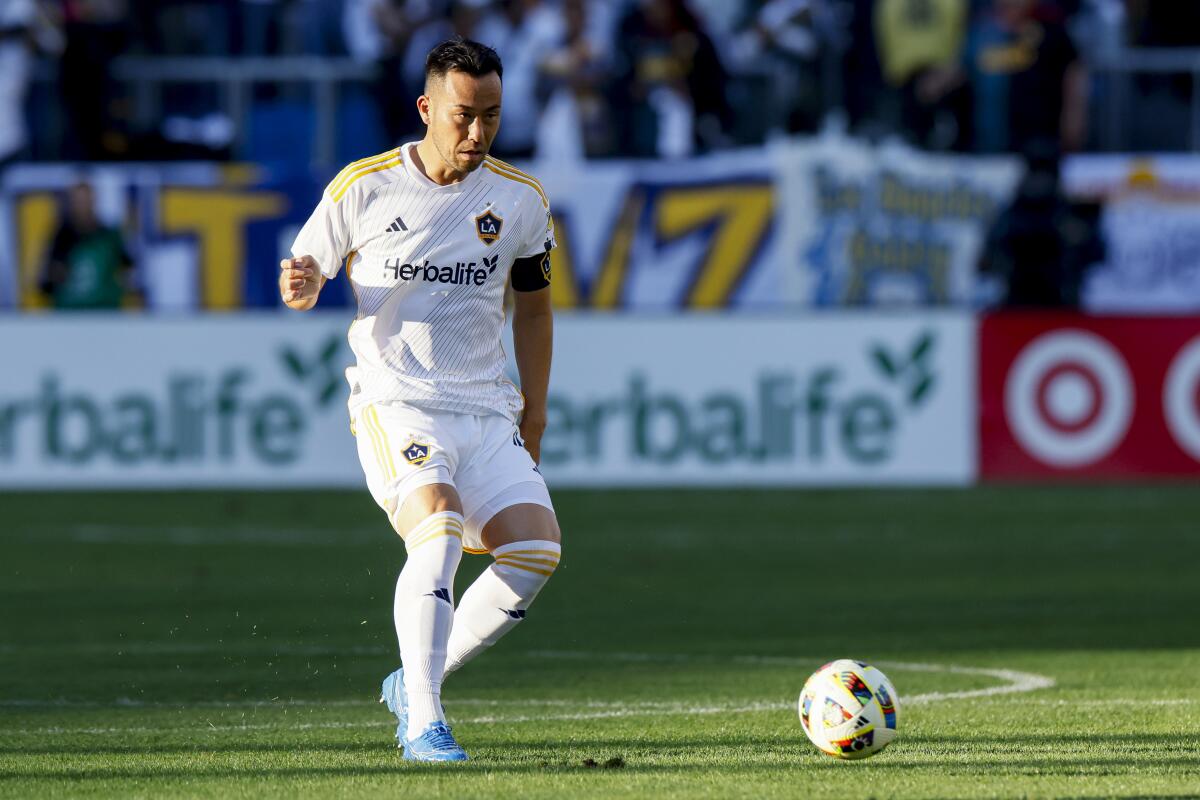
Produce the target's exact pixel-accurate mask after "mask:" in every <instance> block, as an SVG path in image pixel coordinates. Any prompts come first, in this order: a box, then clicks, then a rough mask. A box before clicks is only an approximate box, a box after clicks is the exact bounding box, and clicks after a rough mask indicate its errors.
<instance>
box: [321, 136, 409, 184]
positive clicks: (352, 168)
mask: <svg viewBox="0 0 1200 800" xmlns="http://www.w3.org/2000/svg"><path fill="white" fill-rule="evenodd" d="M398 155H400V148H399V147H397V148H395V149H394V150H388V151H387V152H386V153H380V154H379V155H377V156H370V157H369V158H361V159H359V160H358V161H355V162H354V163H353V164H350V165H349V166H347V167H345V168H343V169H342V171H341V172H339V173H338V174H337V177H335V178H334V179H333V180H332V181H330V182H329V193H330V194H334V193H335V192H337V191H338V190H339V189H341V188H342V186H343V184H345V183H346V181H348V180H350V177H351V176H352V175H353V174H354V173H355V172H357V171H358V170H360V169H363V168H365V167H369V166H371V165H373V164H378V163H379V162H380V161H386V160H387V159H389V158H392V157H394V156H398Z"/></svg>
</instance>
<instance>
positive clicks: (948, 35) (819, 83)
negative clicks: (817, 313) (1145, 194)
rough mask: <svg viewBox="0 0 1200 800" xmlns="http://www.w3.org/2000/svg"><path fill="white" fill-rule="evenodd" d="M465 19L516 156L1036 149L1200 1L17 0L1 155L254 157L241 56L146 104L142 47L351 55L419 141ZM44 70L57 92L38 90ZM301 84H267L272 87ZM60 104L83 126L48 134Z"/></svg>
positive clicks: (1165, 84) (1171, 32)
mask: <svg viewBox="0 0 1200 800" xmlns="http://www.w3.org/2000/svg"><path fill="white" fill-rule="evenodd" d="M455 34H458V35H463V36H466V37H471V38H476V39H479V40H481V41H484V42H486V43H489V44H492V45H494V46H495V47H496V48H497V49H498V50H499V52H500V53H501V55H502V56H503V58H504V61H505V64H506V73H505V84H506V86H505V108H506V114H507V116H508V119H509V120H513V119H520V120H525V121H528V122H527V124H513V123H511V122H510V124H508V125H506V126H505V127H504V128H503V129H502V134H501V136H502V138H501V140H500V141H499V142H497V145H496V147H497V150H498V151H499V152H502V153H503V154H504V155H507V156H509V157H513V158H520V157H523V156H529V155H532V154H533V153H534V152H535V150H536V149H537V148H538V147H539V143H540V146H541V147H543V148H545V147H553V148H565V149H568V150H570V151H571V152H572V153H575V154H578V155H581V156H587V157H612V156H641V157H646V156H658V157H676V156H685V155H689V154H693V153H697V152H705V151H710V150H714V149H721V148H726V147H730V146H737V145H745V144H752V143H756V142H761V141H763V140H764V139H765V138H766V137H767V136H769V135H771V134H772V133H773V132H809V131H813V130H815V129H817V128H818V127H819V126H820V125H821V124H822V123H823V122H826V121H828V120H829V118H830V112H831V111H835V115H834V116H835V118H837V119H839V120H844V121H845V123H846V124H847V125H848V126H849V127H850V128H851V129H852V130H854V131H855V132H858V133H863V134H867V135H875V134H881V133H887V132H893V133H900V134H902V135H904V136H906V137H908V138H909V139H911V140H912V141H913V142H914V143H915V144H917V145H919V146H921V147H925V148H929V149H934V150H957V151H965V152H1021V151H1023V150H1025V149H1026V148H1027V147H1028V146H1029V145H1030V143H1031V142H1033V141H1034V140H1050V141H1051V142H1053V143H1054V144H1055V145H1056V146H1058V147H1059V148H1061V149H1062V150H1065V151H1073V150H1079V149H1083V148H1087V147H1088V145H1089V141H1090V140H1089V127H1088V125H1087V111H1088V108H1087V104H1088V97H1089V91H1088V90H1089V77H1088V72H1087V69H1086V65H1087V63H1088V62H1089V61H1092V60H1096V59H1101V58H1105V57H1107V56H1111V55H1112V54H1113V53H1117V52H1119V51H1120V49H1121V48H1122V47H1125V46H1142V47H1168V46H1170V47H1175V46H1200V4H1196V3H1190V2H1186V3H1184V2H1178V0H1041V1H1039V0H220V1H215V2H214V1H209V2H198V1H197V0H0V165H2V164H4V163H6V162H10V161H13V160H15V159H20V158H35V159H44V160H58V159H64V158H66V159H72V158H75V159H78V158H83V159H109V158H118V159H120V158H139V159H145V158H147V157H150V158H154V157H163V158H171V157H179V156H181V155H182V156H189V155H197V153H195V152H185V151H182V150H181V149H180V148H179V147H175V148H170V147H165V146H163V142H164V141H166V140H174V141H176V142H178V141H181V140H187V139H189V137H188V136H186V135H184V136H180V135H166V136H164V131H163V130H162V128H164V127H167V126H168V125H174V126H175V129H176V133H178V131H179V130H181V129H184V130H186V129H188V125H189V124H190V123H189V121H192V122H194V126H193V127H199V128H202V129H204V131H207V133H208V134H209V135H207V136H205V135H198V136H192V137H190V138H191V140H197V141H204V142H206V143H207V145H208V148H209V150H210V151H211V152H201V153H199V155H216V156H217V157H221V156H222V155H223V156H226V157H230V156H233V157H239V156H240V157H244V156H245V154H241V153H236V152H231V151H230V149H229V148H228V147H227V146H225V145H227V144H228V142H229V140H230V138H231V137H230V136H229V134H228V132H229V129H230V125H231V121H230V120H228V119H222V118H221V114H220V103H219V102H218V101H219V97H220V83H219V78H220V77H221V76H220V75H214V77H213V82H212V84H211V85H205V84H204V83H203V82H199V83H196V82H193V83H189V84H188V85H187V86H175V87H172V89H171V92H170V94H169V96H168V100H169V103H170V108H169V109H168V112H169V113H167V114H164V115H163V118H162V119H154V120H150V121H147V120H136V119H134V116H135V115H134V114H133V113H132V111H131V108H132V106H133V105H134V103H133V98H131V96H130V95H131V93H132V90H131V89H130V87H129V85H127V84H126V83H125V82H122V81H119V80H117V79H116V77H115V75H114V70H113V65H114V62H115V61H116V60H117V59H118V58H119V57H120V56H123V55H144V56H185V57H186V56H199V57H213V56H232V57H268V58H274V57H286V56H294V57H302V58H312V57H314V56H321V57H328V58H338V57H342V58H347V57H348V58H350V59H353V60H354V61H355V62H357V63H358V64H361V65H363V66H364V68H365V69H364V72H363V74H364V75H367V76H370V77H369V78H367V80H369V82H370V91H369V96H370V97H371V98H374V101H375V102H376V103H377V105H378V112H379V116H380V117H381V118H382V123H383V127H384V128H385V134H386V136H387V138H388V139H390V140H393V141H395V140H399V139H401V138H403V137H404V136H407V135H410V134H411V133H413V131H414V130H415V129H416V128H417V124H416V119H415V111H414V109H413V107H412V106H413V104H412V102H411V98H412V97H413V96H414V94H415V93H417V88H418V87H417V84H418V83H419V81H420V79H421V74H422V58H423V54H424V53H425V52H427V51H428V49H429V47H430V46H431V45H432V44H434V43H436V42H437V41H439V40H442V39H444V38H447V37H450V36H452V35H455ZM37 62H41V63H40V64H39V63H37ZM151 68H152V67H151ZM35 76H40V77H41V78H42V79H43V80H42V81H41V83H42V84H44V91H34V92H32V93H31V92H30V84H31V82H34V78H35ZM1139 81H1140V83H1139V85H1138V92H1137V94H1138V96H1139V97H1140V98H1145V99H1147V101H1148V102H1151V103H1154V105H1153V108H1154V114H1153V118H1154V119H1155V120H1156V124H1154V125H1152V126H1147V131H1146V133H1147V135H1148V136H1150V137H1151V139H1153V136H1154V133H1155V132H1156V131H1157V132H1160V133H1161V132H1163V131H1171V130H1176V131H1178V130H1185V129H1186V128H1187V120H1188V116H1187V115H1188V102H1189V99H1190V96H1191V95H1190V93H1191V81H1190V78H1189V77H1188V76H1186V75H1183V76H1166V77H1153V76H1151V77H1143V78H1139ZM287 90H288V89H287V87H285V86H282V85H280V86H267V87H262V86H260V87H259V88H258V91H256V92H255V93H254V95H253V98H252V102H253V103H259V104H262V103H270V102H271V101H272V99H273V98H274V97H275V96H276V95H277V93H279V92H284V91H287ZM55 104H57V106H58V108H57V109H52V108H48V107H47V106H52V105H55ZM23 111H28V112H29V116H28V121H27V123H23V122H22V120H24V119H25V118H26V115H25V114H24V113H22V112H23ZM1164 115H1165V117H1164ZM1172 115H1174V119H1177V120H1178V121H1179V122H1180V125H1177V126H1173V125H1171V124H1170V122H1171V119H1172ZM52 118H53V119H56V120H58V121H59V122H60V123H65V124H60V125H59V126H58V127H64V128H66V129H68V130H70V131H71V135H70V136H69V137H67V136H58V137H55V136H52V135H40V134H41V133H42V132H43V131H42V130H41V128H42V127H46V128H48V127H51V126H50V125H49V124H48V122H47V121H48V120H50V119H52ZM1164 123H1165V124H1164ZM147 127H151V128H155V127H157V128H158V130H147V129H146V128H147ZM28 128H32V129H33V135H32V136H30V135H29V131H28V130H27V129H28ZM202 132H203V131H202ZM1148 144H1149V145H1153V146H1157V147H1160V148H1161V147H1164V146H1165V147H1170V146H1171V143H1170V142H1158V141H1150V142H1149V143H1148Z"/></svg>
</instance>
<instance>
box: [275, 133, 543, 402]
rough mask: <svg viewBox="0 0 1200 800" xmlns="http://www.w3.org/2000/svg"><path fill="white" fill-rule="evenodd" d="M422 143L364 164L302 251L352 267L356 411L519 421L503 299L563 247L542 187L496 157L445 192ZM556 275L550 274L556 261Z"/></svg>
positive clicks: (329, 202)
mask: <svg viewBox="0 0 1200 800" xmlns="http://www.w3.org/2000/svg"><path fill="white" fill-rule="evenodd" d="M415 147H416V142H410V143H408V144H405V145H402V146H401V147H398V148H396V149H395V150H391V151H388V152H386V153H382V154H380V155H378V156H374V157H372V158H366V159H363V160H362V161H357V162H355V163H353V164H351V165H350V166H348V167H346V168H345V169H344V170H342V171H341V173H339V174H338V176H337V177H336V178H334V179H333V182H331V183H330V184H329V186H328V187H327V188H326V189H325V193H324V195H323V196H322V198H321V202H320V204H319V205H318V206H317V208H316V210H315V211H314V212H313V214H312V216H311V217H309V219H308V222H306V223H305V224H304V227H303V228H302V229H301V231H300V233H299V235H298V236H297V237H296V241H295V243H294V244H293V245H292V254H293V255H295V256H304V255H310V256H312V257H313V258H314V259H316V261H317V263H318V264H319V265H320V268H321V272H322V274H324V275H325V277H326V278H333V277H334V276H336V275H337V274H338V271H339V270H340V269H341V267H342V263H343V261H344V262H345V263H346V268H347V270H348V272H349V278H350V283H351V286H352V287H353V289H354V294H355V296H356V298H357V299H358V316H357V317H356V318H355V320H354V322H353V323H352V324H351V325H350V333H349V338H350V347H351V349H353V350H354V354H355V355H356V356H357V360H358V363H357V366H354V367H351V368H349V369H348V370H346V378H347V380H348V381H349V382H350V409H351V412H354V411H355V410H357V409H358V408H360V407H361V406H363V405H366V404H368V403H383V404H387V403H393V402H401V403H406V404H409V405H413V406H417V407H419V408H432V409H440V410H444V411H454V412H459V413H466V414H479V415H486V414H503V415H505V416H508V417H510V418H511V419H514V420H515V419H517V417H518V416H519V415H520V412H521V407H522V403H523V401H522V398H521V393H520V392H519V391H518V390H517V388H516V387H515V386H514V385H513V384H512V383H511V382H510V381H509V380H508V379H507V378H505V376H504V366H505V354H504V349H503V346H502V345H501V341H500V337H501V330H502V328H503V325H504V292H505V287H506V286H507V284H508V281H509V271H510V269H511V268H512V265H513V262H514V261H516V259H518V258H528V257H533V256H538V255H544V254H546V252H547V251H548V250H550V249H551V248H553V247H554V246H555V242H554V226H553V222H552V220H551V217H550V204H549V201H548V200H547V198H546V193H545V192H544V191H543V190H542V187H541V185H540V184H539V183H538V182H537V181H536V180H534V179H533V178H532V177H530V176H529V175H527V174H526V173H524V172H521V171H520V170H518V169H516V168H515V167H512V166H511V165H509V164H506V163H504V162H503V161H499V160H497V159H494V158H492V157H490V156H488V157H487V158H486V159H485V160H484V163H483V165H482V166H480V167H479V168H478V169H476V170H475V171H474V172H472V173H471V174H470V175H468V176H467V177H466V178H465V179H464V180H462V181H460V182H458V183H453V184H450V185H448V186H440V185H438V184H436V183H434V182H433V181H431V180H429V178H427V177H426V176H425V175H424V174H422V173H421V171H420V170H419V169H417V167H416V166H415V163H414V158H413V152H412V151H413V150H414V149H415ZM543 269H544V270H546V278H547V279H548V278H549V272H548V270H549V266H548V259H547V261H546V266H545V267H543Z"/></svg>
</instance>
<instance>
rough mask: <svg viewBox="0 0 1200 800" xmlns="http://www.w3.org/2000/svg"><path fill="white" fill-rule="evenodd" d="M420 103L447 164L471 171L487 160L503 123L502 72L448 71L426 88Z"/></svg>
mask: <svg viewBox="0 0 1200 800" xmlns="http://www.w3.org/2000/svg"><path fill="white" fill-rule="evenodd" d="M422 100H424V101H425V103H424V104H421V106H419V107H420V108H421V110H422V116H425V117H426V120H425V122H426V124H428V125H429V136H430V138H431V139H432V140H433V144H434V146H435V147H436V148H437V151H438V154H439V155H440V156H441V157H442V160H443V161H445V162H446V166H448V167H450V168H451V169H453V170H454V171H455V172H470V171H471V170H474V169H477V168H478V167H479V165H480V164H482V163H483V157H484V156H485V155H487V152H488V148H490V147H491V146H492V139H494V138H496V131H497V130H498V129H499V127H500V76H499V75H497V74H496V73H494V72H490V73H488V74H487V75H484V76H482V77H478V78H477V77H475V76H473V75H468V74H466V73H465V72H454V71H451V72H448V73H446V76H445V77H444V78H442V79H441V80H434V81H431V82H430V84H429V85H428V86H427V87H426V88H425V96H424V97H423V98H422Z"/></svg>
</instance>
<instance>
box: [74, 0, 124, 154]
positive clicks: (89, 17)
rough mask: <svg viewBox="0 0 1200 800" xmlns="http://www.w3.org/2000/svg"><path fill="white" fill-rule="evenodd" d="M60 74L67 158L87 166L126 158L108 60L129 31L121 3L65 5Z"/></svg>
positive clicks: (82, 0) (79, 0)
mask: <svg viewBox="0 0 1200 800" xmlns="http://www.w3.org/2000/svg"><path fill="white" fill-rule="evenodd" d="M63 10H64V17H63V19H64V23H65V25H64V31H65V34H66V49H65V50H64V51H63V57H62V66H61V70H60V73H59V80H60V90H61V92H62V98H63V107H64V110H65V111H66V123H67V126H68V130H69V131H70V134H71V135H70V138H69V139H68V140H67V142H68V148H67V149H68V152H67V155H68V157H71V158H84V159H89V160H103V159H107V158H114V157H121V156H125V155H128V151H129V141H128V138H127V135H126V131H125V130H124V127H125V126H124V124H123V121H122V120H121V119H120V117H119V114H118V109H117V108H116V100H117V91H116V87H115V84H114V82H113V80H112V76H111V74H110V72H111V65H112V61H113V59H115V58H116V57H117V55H118V54H119V53H121V52H122V51H123V50H124V48H125V46H126V41H127V37H126V32H127V28H128V25H129V18H128V9H127V7H126V3H125V2H124V0H66V1H65V2H64V5H63Z"/></svg>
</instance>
